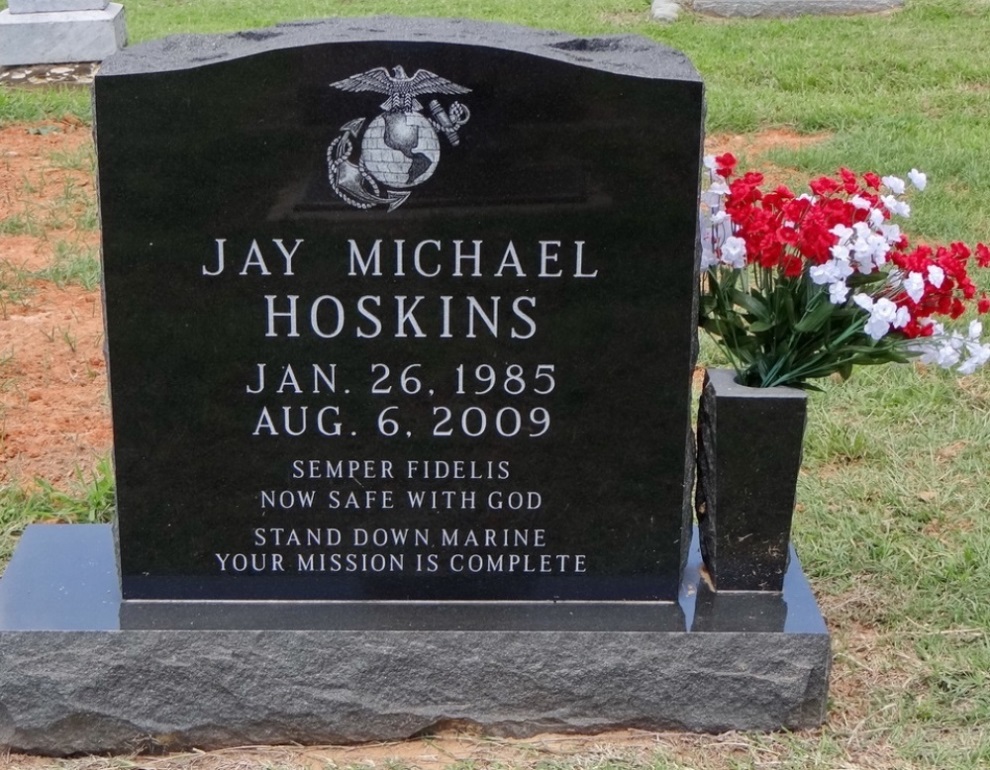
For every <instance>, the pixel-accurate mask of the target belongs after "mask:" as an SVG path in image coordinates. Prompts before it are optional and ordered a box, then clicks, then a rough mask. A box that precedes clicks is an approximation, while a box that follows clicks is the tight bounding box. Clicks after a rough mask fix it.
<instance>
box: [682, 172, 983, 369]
mask: <svg viewBox="0 0 990 770" xmlns="http://www.w3.org/2000/svg"><path fill="white" fill-rule="evenodd" d="M736 164H737V161H736V159H735V157H733V156H732V155H731V154H728V153H727V154H724V155H719V156H717V157H708V158H705V166H706V167H707V168H708V171H709V176H710V184H709V186H708V189H707V190H706V191H705V192H704V193H703V195H702V225H701V227H702V257H701V269H702V276H703V282H704V286H703V291H702V298H701V326H702V328H703V329H705V330H706V331H707V332H708V333H709V334H710V335H711V336H712V337H713V338H714V339H715V341H716V342H717V343H719V345H720V346H721V347H722V349H723V350H724V351H725V352H726V354H727V355H728V357H729V359H730V361H731V362H732V365H733V367H734V368H735V369H736V372H737V379H738V380H739V382H740V383H742V384H744V385H749V386H754V387H773V386H776V385H790V386H794V387H799V388H814V385H812V384H810V383H809V382H808V381H809V380H812V379H815V378H818V377H825V376H828V375H830V374H833V373H838V374H840V375H841V376H842V377H848V376H849V374H850V373H851V371H852V368H853V367H854V366H856V365H864V364H881V363H887V362H905V361H908V360H909V359H910V358H918V359H919V360H920V361H922V362H924V363H934V364H938V365H940V366H943V367H946V368H955V369H956V370H957V371H959V372H960V373H962V374H971V373H972V372H974V371H976V369H978V368H979V367H980V366H982V365H983V364H985V363H986V362H987V361H988V360H990V344H986V343H984V342H983V341H982V340H981V335H982V332H983V327H982V324H981V323H980V321H979V320H975V319H973V320H970V321H969V323H968V328H966V330H965V332H960V331H958V330H951V326H952V324H951V322H952V321H957V319H960V317H961V316H963V315H964V314H965V313H966V312H967V311H968V310H970V309H971V308H972V309H975V311H976V313H977V314H983V313H986V312H987V311H988V310H990V298H988V296H987V294H986V293H985V292H981V291H979V290H978V288H977V286H976V285H975V284H974V282H973V280H972V279H971V277H970V275H969V269H970V267H971V266H972V263H973V262H974V257H975V263H976V264H977V265H978V266H979V267H982V268H985V267H990V248H987V246H986V245H985V244H983V243H980V244H978V245H977V246H976V247H975V248H974V249H970V248H969V247H967V246H965V245H964V244H962V243H952V244H950V245H948V246H935V247H932V246H926V245H919V246H912V245H911V244H910V243H909V242H908V239H907V237H906V236H905V235H904V234H903V233H902V232H901V229H900V226H899V225H898V224H896V223H895V222H894V221H893V220H894V219H895V218H906V217H908V216H909V215H910V207H909V205H908V203H907V202H906V201H905V199H904V194H905V187H906V184H905V182H904V181H903V180H902V179H900V178H898V177H893V176H886V177H882V178H881V177H880V176H878V175H877V174H874V173H866V174H862V175H857V174H854V173H853V172H851V171H849V170H847V169H841V170H840V171H839V172H838V173H837V174H836V175H835V176H834V177H828V176H825V177H821V178H818V179H814V180H812V181H811V182H810V184H809V190H810V191H809V192H808V193H803V194H800V195H797V194H795V193H793V192H792V191H791V190H789V189H788V188H787V187H784V186H779V187H776V188H774V189H773V190H769V191H765V190H764V189H762V187H761V185H763V182H764V179H763V176H762V174H759V173H756V172H752V171H750V172H747V173H745V174H742V175H741V176H740V175H738V174H737V171H736ZM908 178H909V179H910V181H911V183H912V184H913V185H914V187H916V188H918V189H919V190H922V189H924V188H925V186H926V184H927V179H926V177H925V175H924V174H922V173H921V172H919V171H917V170H912V171H911V173H910V174H908ZM947 322H948V323H947ZM957 323H962V322H960V321H957ZM963 325H964V326H965V324H963Z"/></svg>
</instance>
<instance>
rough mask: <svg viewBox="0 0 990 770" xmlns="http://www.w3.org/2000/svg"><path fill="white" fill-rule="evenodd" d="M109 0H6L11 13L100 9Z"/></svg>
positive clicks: (108, 3) (108, 2)
mask: <svg viewBox="0 0 990 770" xmlns="http://www.w3.org/2000/svg"><path fill="white" fill-rule="evenodd" d="M108 5H110V1H109V0H7V7H8V8H9V9H10V12H11V13H58V12H61V11H102V10H103V9H104V8H106V7H107V6H108Z"/></svg>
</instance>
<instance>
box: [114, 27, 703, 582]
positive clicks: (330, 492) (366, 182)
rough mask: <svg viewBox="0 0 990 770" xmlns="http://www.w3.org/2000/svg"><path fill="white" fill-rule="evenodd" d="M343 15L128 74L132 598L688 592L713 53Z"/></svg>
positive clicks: (123, 120)
mask: <svg viewBox="0 0 990 770" xmlns="http://www.w3.org/2000/svg"><path fill="white" fill-rule="evenodd" d="M311 30H319V35H318V36H317V35H316V33H314V32H311ZM326 31H327V24H326V23H323V24H321V25H317V26H315V27H310V26H309V25H306V24H297V25H286V26H283V27H279V28H275V29H272V30H266V31H263V32H259V33H243V34H242V35H240V36H231V37H225V38H202V37H198V38H170V39H166V40H164V41H157V42H154V43H151V44H148V45H144V46H140V47H138V48H135V49H133V50H131V51H125V52H123V53H122V54H119V55H117V56H116V57H114V58H113V59H111V60H110V61H109V62H108V63H107V64H106V65H105V66H104V67H103V68H102V69H101V71H100V72H99V74H98V76H97V78H96V84H95V119H96V133H97V149H98V157H99V179H100V206H101V215H102V223H103V257H104V272H105V296H106V316H107V341H108V347H109V360H110V374H111V395H112V408H113V421H114V446H115V450H114V451H115V464H116V474H117V497H118V511H119V518H118V524H117V536H118V546H119V559H120V570H121V578H122V590H123V597H124V599H125V600H127V599H240V600H253V599H321V600H338V599H339V600H405V599H460V600H478V599H496V600H558V599H559V600H567V599H573V600H666V601H673V600H675V598H676V595H677V590H678V584H679V578H680V573H681V569H682V566H683V563H684V559H685V556H686V553H687V547H688V541H689V539H690V538H689V534H690V487H691V471H690V463H689V461H688V457H687V455H688V454H689V453H688V452H687V451H686V447H687V446H688V445H689V442H690V374H691V369H692V364H693V357H694V339H695V324H696V314H695V310H694V303H695V292H696V286H697V282H696V266H695V218H696V199H697V188H698V161H699V153H700V148H701V142H702V138H701V131H702V120H703V88H702V84H701V81H700V78H699V77H698V75H697V73H696V72H695V70H694V69H693V67H692V66H691V65H690V64H689V63H688V62H687V61H686V60H685V59H684V58H683V57H682V56H681V55H680V54H677V53H675V52H672V51H670V50H668V49H666V48H664V47H662V46H660V45H657V44H654V43H652V42H650V41H647V40H644V39H640V38H626V39H621V38H610V39H603V40H590V41H589V40H577V41H574V40H570V39H568V38H562V37H561V36H556V35H546V34H544V33H539V32H536V31H528V30H519V29H512V28H508V27H501V26H498V25H481V24H478V23H470V22H454V21H450V22H435V21H434V22H426V21H422V20H420V21H415V20H400V19H386V20H375V21H374V22H372V23H369V22H360V23H359V22H348V21H340V22H338V23H337V25H336V32H337V33H338V34H335V35H334V36H333V41H334V42H326V40H327V36H326Z"/></svg>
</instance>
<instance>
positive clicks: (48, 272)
mask: <svg viewBox="0 0 990 770" xmlns="http://www.w3.org/2000/svg"><path fill="white" fill-rule="evenodd" d="M35 275H36V276H37V277H38V278H42V279H44V280H47V281H52V282H53V283H54V284H55V285H56V286H58V287H59V288H63V287H65V286H70V285H75V286H82V287H83V288H84V289H95V288H96V287H97V286H99V285H100V258H99V255H98V254H97V249H96V247H95V246H86V245H81V244H78V243H69V242H68V241H56V242H55V253H54V255H53V257H52V262H51V264H50V265H49V266H48V267H46V268H44V269H43V270H39V271H38V272H37V273H35Z"/></svg>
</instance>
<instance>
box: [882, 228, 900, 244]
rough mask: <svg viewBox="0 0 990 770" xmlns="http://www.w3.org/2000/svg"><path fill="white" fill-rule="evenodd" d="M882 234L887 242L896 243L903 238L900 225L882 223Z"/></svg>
mask: <svg viewBox="0 0 990 770" xmlns="http://www.w3.org/2000/svg"><path fill="white" fill-rule="evenodd" d="M880 234H881V235H883V237H884V240H886V241H887V243H890V244H894V243H897V242H898V241H899V240H900V239H901V226H900V225H881V226H880Z"/></svg>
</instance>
